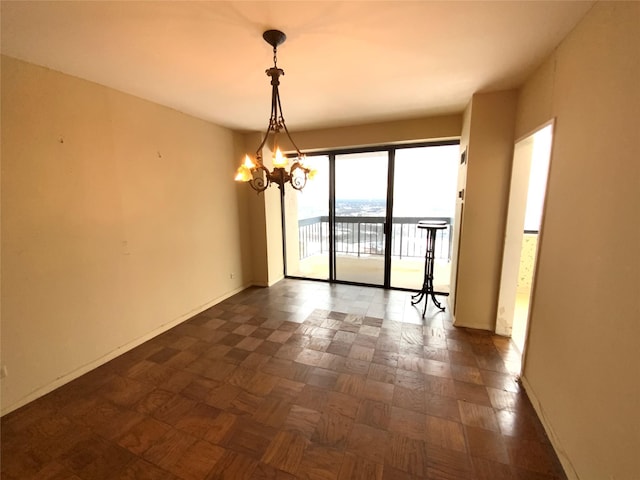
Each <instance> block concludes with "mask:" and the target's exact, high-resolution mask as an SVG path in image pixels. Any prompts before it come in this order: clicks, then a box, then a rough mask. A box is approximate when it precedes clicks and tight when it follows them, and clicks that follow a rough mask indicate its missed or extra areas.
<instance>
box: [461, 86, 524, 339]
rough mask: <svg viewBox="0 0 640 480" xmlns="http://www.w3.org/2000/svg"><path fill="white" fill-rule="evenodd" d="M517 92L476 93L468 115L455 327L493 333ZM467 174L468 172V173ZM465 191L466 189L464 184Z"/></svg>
mask: <svg viewBox="0 0 640 480" xmlns="http://www.w3.org/2000/svg"><path fill="white" fill-rule="evenodd" d="M516 100H517V94H516V91H514V90H508V91H502V92H494V93H482V94H475V95H474V96H473V98H472V100H471V104H470V106H469V107H468V108H467V113H466V114H465V120H466V121H465V125H467V124H468V128H466V129H465V130H464V132H463V133H464V134H463V141H462V142H461V148H462V149H464V148H465V146H466V147H467V166H466V168H465V167H463V168H462V170H463V171H462V172H461V173H462V175H461V178H463V177H464V178H465V183H464V188H465V198H464V213H463V215H462V225H461V228H462V236H461V241H460V246H459V249H458V267H457V288H456V293H455V295H456V297H455V302H456V303H455V306H456V309H455V325H457V326H463V327H471V328H479V329H484V330H492V331H493V330H494V327H495V321H496V308H497V307H496V306H497V298H498V288H499V283H500V264H501V259H502V245H503V241H504V225H505V219H506V207H507V199H508V193H509V178H510V173H511V162H512V158H513V144H514V136H513V125H514V120H515V111H516ZM465 170H466V172H465ZM460 186H462V185H460Z"/></svg>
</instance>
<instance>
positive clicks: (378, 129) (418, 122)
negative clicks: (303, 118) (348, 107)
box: [285, 115, 462, 150]
mask: <svg viewBox="0 0 640 480" xmlns="http://www.w3.org/2000/svg"><path fill="white" fill-rule="evenodd" d="M461 128H462V115H442V116H438V117H425V118H415V119H409V120H399V121H393V122H381V123H368V124H363V125H352V126H349V127H336V128H325V129H321V130H307V131H301V132H295V133H292V137H293V139H294V141H295V142H296V144H297V145H298V147H299V148H300V149H302V150H330V149H337V148H344V147H362V146H368V145H385V144H393V143H407V142H419V141H423V140H447V139H457V138H459V137H460V130H461ZM285 148H286V149H287V150H289V149H290V146H288V145H285Z"/></svg>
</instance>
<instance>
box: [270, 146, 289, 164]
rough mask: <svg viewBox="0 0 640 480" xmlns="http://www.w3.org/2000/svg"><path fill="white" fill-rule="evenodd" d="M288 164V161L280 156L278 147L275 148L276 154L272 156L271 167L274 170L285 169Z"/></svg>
mask: <svg viewBox="0 0 640 480" xmlns="http://www.w3.org/2000/svg"><path fill="white" fill-rule="evenodd" d="M288 163H289V161H288V160H287V158H286V157H285V156H284V155H282V152H281V151H280V147H277V148H276V152H275V153H274V154H273V166H274V167H275V168H285V167H286V166H287V164H288Z"/></svg>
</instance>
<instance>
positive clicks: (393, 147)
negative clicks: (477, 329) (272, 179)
mask: <svg viewBox="0 0 640 480" xmlns="http://www.w3.org/2000/svg"><path fill="white" fill-rule="evenodd" d="M447 145H460V139H459V138H456V139H450V140H437V141H424V142H415V143H401V144H385V145H372V146H366V147H353V148H340V149H331V150H314V151H313V152H310V153H309V154H308V156H326V157H328V159H329V205H328V207H329V278H328V279H321V278H310V277H302V276H298V275H289V274H288V273H287V259H286V257H287V252H286V238H285V237H286V229H285V228H284V225H285V220H284V218H285V216H286V212H285V209H284V192H281V197H282V201H281V206H282V207H281V211H280V214H281V216H282V225H283V230H282V232H283V235H282V238H283V247H282V251H283V256H284V261H283V265H284V276H285V278H293V279H299V280H312V281H317V282H328V283H337V284H345V285H357V286H366V287H378V288H384V289H386V290H404V291H416V289H410V288H401V287H392V286H391V243H392V241H393V238H392V235H391V232H392V228H393V194H394V191H393V190H394V173H395V157H396V151H397V150H401V149H406V148H422V147H442V146H447ZM373 152H387V162H388V163H387V201H386V212H385V223H384V230H383V231H384V235H385V239H384V242H385V257H384V282H383V284H382V285H376V284H370V283H362V282H352V281H348V280H337V279H336V275H335V274H336V265H335V236H334V234H333V233H334V229H335V218H336V216H335V200H336V198H335V194H336V178H335V173H336V166H335V164H336V156H338V155H348V154H353V153H373ZM288 156H289V157H291V158H295V155H288ZM310 181H313V180H310ZM294 193H295V192H294Z"/></svg>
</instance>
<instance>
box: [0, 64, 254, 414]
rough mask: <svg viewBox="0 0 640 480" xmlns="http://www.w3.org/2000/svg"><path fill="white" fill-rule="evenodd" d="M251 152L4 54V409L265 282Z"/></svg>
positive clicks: (217, 134)
mask: <svg viewBox="0 0 640 480" xmlns="http://www.w3.org/2000/svg"><path fill="white" fill-rule="evenodd" d="M240 144H241V139H240V138H239V136H236V135H234V134H233V133H232V132H231V131H229V130H227V129H224V128H221V127H218V126H215V125H213V124H210V123H207V122H204V121H201V120H197V119H194V118H192V117H188V116H186V115H183V114H181V113H178V112H176V111H174V110H170V109H168V108H165V107H161V106H159V105H155V104H152V103H149V102H146V101H143V100H140V99H138V98H135V97H132V96H129V95H125V94H122V93H119V92H116V91H114V90H111V89H108V88H105V87H102V86H99V85H97V84H93V83H90V82H87V81H84V80H80V79H77V78H74V77H70V76H67V75H63V74H61V73H57V72H54V71H51V70H47V69H45V68H42V67H38V66H35V65H30V64H27V63H23V62H20V61H17V60H14V59H11V58H7V57H2V272H1V273H2V280H3V281H2V345H1V346H2V359H1V361H2V365H4V366H6V367H7V370H8V376H7V377H6V378H4V379H3V380H2V412H3V413H6V412H7V411H10V410H12V409H14V408H16V407H17V406H19V405H21V404H23V403H26V402H27V401H29V400H32V399H34V398H36V397H37V396H39V395H41V394H43V393H46V392H47V391H49V390H51V389H53V388H55V387H56V386H58V385H60V384H62V383H65V382H66V381H69V380H70V379H72V378H74V377H76V376H78V375H80V374H82V373H84V372H85V371H87V370H89V369H91V368H93V367H95V366H97V365H99V364H100V363H102V362H104V361H106V360H107V359H109V358H111V357H114V356H115V355H118V354H120V353H123V352H124V351H125V350H127V349H128V348H130V347H132V346H134V345H135V344H137V343H140V342H141V341H143V340H145V339H147V338H150V337H151V336H154V335H156V334H158V333H160V332H161V331H163V330H165V329H167V328H169V327H170V326H172V325H174V324H176V323H178V322H180V321H182V320H184V319H186V318H188V317H190V316H191V315H193V314H195V313H197V312H198V311H200V310H202V309H204V308H206V307H207V306H209V305H212V304H215V303H216V302H218V301H219V300H221V299H222V298H224V297H226V296H229V295H230V294H232V293H234V292H236V291H238V290H239V289H241V288H243V287H244V286H246V285H248V284H250V283H251V280H252V279H251V267H250V262H248V261H243V256H242V255H243V253H247V252H248V249H249V245H248V243H247V239H248V237H249V235H248V233H244V232H245V231H246V227H245V226H244V224H243V222H241V214H242V213H243V212H244V214H246V211H247V204H246V201H245V200H244V195H243V194H241V193H240V191H239V189H240V188H242V187H243V186H242V185H236V184H235V183H234V182H231V181H226V179H230V178H232V176H233V173H234V170H235V166H236V165H235V164H236V160H237V158H240V157H239V154H238V153H237V152H236V149H237V147H238V146H239V145H240ZM220 178H222V179H225V181H220ZM231 274H233V276H234V278H230V277H231Z"/></svg>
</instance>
